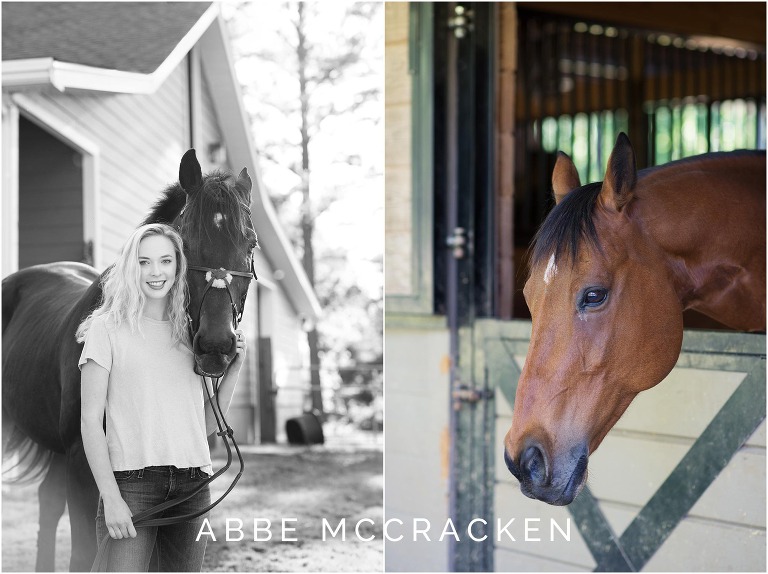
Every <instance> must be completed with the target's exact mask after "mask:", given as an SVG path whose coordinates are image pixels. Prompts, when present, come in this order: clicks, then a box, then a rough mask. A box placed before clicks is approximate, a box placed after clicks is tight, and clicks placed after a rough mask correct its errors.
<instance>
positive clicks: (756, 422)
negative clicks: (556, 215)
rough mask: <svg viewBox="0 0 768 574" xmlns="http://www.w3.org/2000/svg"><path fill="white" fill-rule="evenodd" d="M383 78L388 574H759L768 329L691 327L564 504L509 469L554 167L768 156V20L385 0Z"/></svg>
mask: <svg viewBox="0 0 768 574" xmlns="http://www.w3.org/2000/svg"><path fill="white" fill-rule="evenodd" d="M386 63H387V68H386V74H387V76H386V87H387V92H386V109H385V114H386V115H385V118H386V138H387V141H386V164H385V165H386V262H387V265H386V269H385V272H386V274H385V294H386V323H385V324H386V331H385V332H386V338H385V345H386V355H385V359H386V365H385V372H386V399H387V400H386V428H387V440H386V445H385V457H386V461H387V464H386V469H385V472H386V488H387V490H386V492H387V495H386V500H385V506H386V508H385V513H386V517H387V519H391V520H399V521H400V522H392V523H391V524H392V533H391V537H392V538H397V536H398V535H400V534H402V535H403V538H402V539H397V540H392V539H390V540H387V541H386V569H387V570H388V571H404V570H405V571H414V570H416V571H467V570H472V571H475V570H477V571H493V570H497V571H529V572H533V571H589V570H599V571H630V570H631V571H639V570H648V571H658V570H661V571H681V570H682V571H732V570H733V571H758V572H762V571H765V568H766V539H765V526H766V512H765V508H766V475H765V467H766V458H765V440H766V433H765V422H764V420H765V380H766V379H765V335H762V334H744V333H735V332H729V331H727V330H723V329H722V325H716V324H714V323H712V322H711V321H706V320H705V319H704V318H703V317H700V316H694V315H690V314H689V315H687V316H686V317H685V326H686V330H685V335H684V342H683V352H682V354H681V356H680V358H679V360H678V362H677V365H676V367H675V369H674V370H673V371H672V373H671V374H670V375H669V376H668V377H667V379H665V380H664V381H663V382H662V383H660V384H659V385H657V386H656V387H654V388H653V389H651V390H648V391H644V392H643V393H641V394H640V395H639V396H638V397H637V398H636V399H635V400H634V402H633V403H632V404H631V405H630V407H629V409H628V410H627V412H626V413H625V414H624V416H623V417H622V418H621V419H620V420H619V422H618V423H617V424H616V425H615V427H614V428H613V430H612V431H611V432H610V433H609V434H608V436H607V437H606V439H605V440H604V442H603V443H602V445H601V446H600V448H599V449H598V450H597V451H596V452H595V453H594V454H593V455H592V456H590V462H589V465H590V475H589V477H590V478H589V482H588V486H587V488H586V489H585V490H584V491H583V492H582V494H581V495H580V496H579V497H578V498H577V499H576V501H574V502H573V503H572V504H571V505H569V506H565V507H555V506H549V505H546V504H544V503H542V502H539V501H534V500H530V499H528V498H526V497H524V496H523V495H522V494H521V493H520V489H519V485H518V483H517V480H516V479H514V478H513V477H512V476H511V474H510V473H509V472H508V471H507V468H506V467H505V465H504V462H503V460H502V446H503V445H502V441H503V438H504V435H505V434H506V432H507V430H508V429H509V427H510V424H511V418H512V405H513V403H514V398H515V389H516V385H517V378H518V377H519V375H520V369H521V367H522V365H523V362H524V361H525V356H526V352H527V349H528V342H529V339H530V333H531V323H530V315H529V314H528V310H527V308H526V305H525V302H524V301H523V299H522V297H521V291H522V287H523V284H524V282H525V278H526V260H525V258H526V252H527V248H528V246H529V244H530V242H531V239H532V238H533V234H534V233H535V231H536V229H537V228H538V226H539V225H540V224H541V222H542V221H543V219H544V217H545V216H546V214H547V213H548V211H549V210H550V209H551V208H552V206H553V201H552V199H551V193H552V191H551V190H552V188H551V184H550V178H551V174H552V168H553V165H554V161H555V159H556V153H557V151H558V150H562V151H565V152H566V153H568V154H569V155H570V156H571V157H572V158H573V160H574V162H575V164H576V167H577V169H578V171H579V174H580V177H581V181H582V182H584V183H587V182H594V181H601V180H602V179H603V174H604V173H605V165H606V161H607V159H608V154H609V153H610V151H611V149H612V147H613V143H614V142H615V141H616V136H617V135H618V133H619V132H621V131H623V132H626V133H627V134H628V135H629V138H630V140H631V141H632V144H633V147H634V150H635V154H636V157H637V162H638V168H643V167H648V166H654V165H659V164H664V163H667V162H669V161H671V160H674V159H678V158H683V157H687V156H691V155H695V154H699V153H704V152H709V151H718V150H719V151H727V150H731V149H738V148H752V149H765V142H766V133H765V120H766V116H765V65H766V64H765V5H764V4H763V3H725V2H722V3H718V2H715V3H707V4H706V5H704V4H702V5H695V4H694V5H692V4H684V3H674V2H670V3H588V2H587V3H581V2H573V3H560V2H554V3H551V2H550V3H545V2H514V3H513V2H509V3H463V2H458V3H457V2H450V3H435V4H429V3H390V4H387V6H386ZM745 397H747V398H746V399H745ZM715 444H719V445H729V446H721V447H718V448H715V449H713V447H712V445H715ZM697 461H698V462H697ZM702 461H704V462H702ZM511 519H514V522H512V523H511V524H510V523H509V521H510V520H511ZM527 519H528V520H529V522H526V520H527ZM553 522H554V523H556V524H557V525H558V527H559V528H562V529H563V530H564V531H566V530H567V525H570V534H569V536H568V537H567V539H566V537H565V536H562V535H561V534H560V531H559V530H558V529H555V530H554V536H550V534H551V524H552V523H553ZM451 527H453V529H455V532H456V534H457V535H456V536H454V535H453V534H452V528H451ZM505 527H506V528H505ZM468 528H470V531H471V534H470V533H468V530H467V529H468ZM526 528H530V529H531V530H530V532H526ZM512 538H514V540H513V539H512Z"/></svg>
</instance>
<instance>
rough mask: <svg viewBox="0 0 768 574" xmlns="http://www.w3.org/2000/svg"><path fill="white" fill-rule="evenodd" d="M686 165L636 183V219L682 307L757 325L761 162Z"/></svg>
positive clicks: (760, 322)
mask: <svg viewBox="0 0 768 574" xmlns="http://www.w3.org/2000/svg"><path fill="white" fill-rule="evenodd" d="M717 161H719V162H720V163H719V165H716V164H715V163H713V162H706V161H704V160H701V162H699V163H697V162H691V163H690V164H686V165H679V166H677V168H676V169H672V168H666V169H665V168H661V169H658V170H649V171H648V172H647V174H642V172H641V177H640V179H639V180H638V185H637V189H636V195H637V197H638V199H639V201H637V203H636V214H637V220H638V221H639V222H640V225H641V227H642V229H643V232H644V234H646V235H648V236H649V237H651V238H652V240H653V241H654V242H655V243H656V244H657V245H658V246H659V247H660V248H661V250H662V253H663V257H664V258H665V261H666V265H667V267H668V269H669V271H670V274H671V276H672V278H673V281H674V284H675V287H676V290H677V292H678V295H679V297H680V301H681V304H682V307H683V309H695V310H697V311H700V312H701V313H703V314H705V315H708V316H709V317H711V318H713V319H715V320H717V321H719V322H721V323H723V324H725V325H727V326H729V327H732V328H735V329H739V330H745V331H764V330H765V159H764V156H763V158H762V161H760V160H759V158H757V157H755V156H745V157H727V158H717Z"/></svg>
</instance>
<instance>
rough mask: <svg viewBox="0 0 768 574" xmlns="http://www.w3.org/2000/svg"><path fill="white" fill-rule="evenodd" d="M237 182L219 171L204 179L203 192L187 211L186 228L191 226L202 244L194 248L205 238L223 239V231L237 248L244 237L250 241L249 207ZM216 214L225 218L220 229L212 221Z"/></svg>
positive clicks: (185, 209)
mask: <svg viewBox="0 0 768 574" xmlns="http://www.w3.org/2000/svg"><path fill="white" fill-rule="evenodd" d="M236 181H237V180H236V178H235V176H234V175H233V174H231V173H229V172H225V171H219V170H216V171H213V172H211V173H209V174H207V175H206V176H205V177H203V181H202V183H201V185H200V189H199V190H198V191H197V193H194V194H193V195H192V197H191V198H190V199H189V201H187V203H186V207H185V208H184V223H183V225H190V226H192V228H193V229H195V230H196V234H197V236H198V238H199V239H200V240H201V241H197V242H193V245H191V247H193V248H195V249H196V248H198V247H199V246H200V244H201V243H202V239H203V237H205V238H207V239H208V240H213V239H214V238H216V237H219V236H221V235H222V231H223V232H224V235H226V236H227V237H228V238H229V241H230V242H231V245H232V246H233V247H235V248H236V247H237V246H238V245H239V244H240V243H241V242H242V240H243V237H244V236H246V237H248V235H249V230H250V225H249V223H248V222H250V213H249V206H248V205H246V204H245V202H244V201H243V199H242V197H240V192H239V191H238V189H237V184H236ZM214 213H220V214H221V215H222V216H223V219H222V220H221V221H220V225H221V228H219V227H217V226H216V223H215V221H214V218H213V217H212V215H213V214H214ZM249 239H250V238H249Z"/></svg>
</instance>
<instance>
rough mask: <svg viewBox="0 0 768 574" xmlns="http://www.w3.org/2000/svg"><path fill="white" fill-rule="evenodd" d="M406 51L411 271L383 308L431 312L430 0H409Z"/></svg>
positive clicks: (394, 310) (408, 311)
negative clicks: (405, 289)
mask: <svg viewBox="0 0 768 574" xmlns="http://www.w3.org/2000/svg"><path fill="white" fill-rule="evenodd" d="M409 10H410V13H409V26H408V29H409V35H408V43H409V45H408V54H409V60H410V61H409V64H408V67H409V71H410V72H411V74H412V86H411V89H412V92H411V166H412V167H411V172H412V173H411V201H412V204H411V210H412V211H411V213H412V220H411V222H412V232H411V253H412V259H411V277H412V278H413V281H412V285H411V294H410V295H385V304H386V306H387V310H388V311H392V312H394V313H424V314H428V315H431V314H432V313H433V312H434V303H433V264H432V261H433V254H432V239H433V238H432V235H433V224H432V195H433V178H432V169H433V167H434V149H433V148H434V142H433V139H434V137H433V133H434V131H433V125H434V117H433V116H434V79H433V76H434V73H433V70H434V64H433V50H434V39H433V31H432V25H433V22H434V19H433V11H434V8H433V6H432V4H431V3H427V2H412V3H410V4H409Z"/></svg>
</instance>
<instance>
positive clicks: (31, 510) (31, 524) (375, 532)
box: [2, 435, 384, 572]
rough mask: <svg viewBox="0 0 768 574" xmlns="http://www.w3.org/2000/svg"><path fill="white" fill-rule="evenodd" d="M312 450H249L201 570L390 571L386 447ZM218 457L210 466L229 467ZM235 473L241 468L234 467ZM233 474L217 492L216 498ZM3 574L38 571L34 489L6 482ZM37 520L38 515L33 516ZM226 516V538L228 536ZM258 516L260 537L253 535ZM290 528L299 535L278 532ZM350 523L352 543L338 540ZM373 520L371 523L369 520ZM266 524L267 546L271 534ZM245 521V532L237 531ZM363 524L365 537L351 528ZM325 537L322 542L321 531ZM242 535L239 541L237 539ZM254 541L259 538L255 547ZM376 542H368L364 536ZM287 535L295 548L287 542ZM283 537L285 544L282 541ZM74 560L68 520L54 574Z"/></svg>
mask: <svg viewBox="0 0 768 574" xmlns="http://www.w3.org/2000/svg"><path fill="white" fill-rule="evenodd" d="M328 442H329V444H326V445H324V446H312V447H290V446H271V447H270V446H263V447H245V448H244V449H243V458H244V459H245V468H246V471H245V473H244V474H243V476H242V477H241V479H240V481H239V482H238V484H237V486H236V487H235V489H234V490H233V491H232V492H231V493H230V494H229V495H228V496H227V498H225V499H224V501H223V502H222V503H221V504H220V505H219V506H217V507H216V508H215V509H214V510H213V511H212V514H211V517H210V530H209V532H211V533H212V534H213V536H214V537H215V538H216V541H213V540H212V537H210V536H209V542H208V549H207V551H206V557H205V563H204V565H203V570H204V571H216V572H240V571H242V572H381V571H382V570H383V567H384V559H383V555H384V545H383V541H382V522H383V518H382V516H383V509H382V503H383V486H384V484H383V460H382V448H381V440H380V438H379V439H378V440H376V439H374V440H371V435H367V436H364V437H363V438H362V440H361V439H358V440H351V439H349V437H346V438H345V439H342V440H336V441H334V440H329V441H328ZM221 456H224V455H223V454H222V453H216V455H215V458H214V461H215V462H214V467H216V468H218V467H220V466H221V465H222V464H223V462H224V461H223V460H222V458H221ZM233 466H237V463H236V462H235V463H233ZM233 476H234V475H230V474H229V472H228V473H227V474H225V475H224V476H223V477H221V478H218V479H217V480H216V481H215V482H214V483H213V484H212V487H211V495H212V496H213V497H214V498H217V497H218V496H220V495H221V494H222V493H223V492H224V490H225V489H226V488H227V486H228V485H229V483H230V481H231V479H232V478H233ZM2 502H3V505H2V525H3V530H2V570H3V572H23V571H32V570H34V566H35V552H36V537H37V523H36V522H35V521H34V520H35V518H36V517H37V513H38V507H37V486H36V485H34V486H25V487H19V486H13V485H3V500H2ZM30 517H32V518H30ZM227 519H229V524H230V527H231V529H230V533H229V541H227V540H226V538H227V528H226V527H227ZM254 519H257V520H258V522H257V525H258V527H259V528H260V530H258V531H256V530H255V529H254ZM283 519H296V520H295V521H292V520H287V521H286V528H295V530H287V529H286V531H285V535H284V536H283V533H282V528H281V524H282V520H283ZM324 519H325V522H326V524H327V525H328V526H329V527H330V528H332V529H334V530H335V529H336V528H338V527H339V525H340V524H341V522H342V519H344V525H345V531H346V537H345V540H342V539H341V531H340V530H339V531H338V532H337V534H336V536H335V537H334V536H333V535H332V534H331V533H330V532H329V530H328V528H327V527H326V528H325V529H324V528H323V520H324ZM365 519H368V520H365ZM267 520H268V521H269V524H270V529H269V532H270V533H271V540H269V541H264V540H263V539H264V538H266V537H267V531H266V525H267V524H268V523H267ZM239 521H242V529H241V531H242V534H241V533H240V531H239V530H238V529H237V526H239ZM356 524H359V525H360V528H359V536H357V535H356V533H355V525H356ZM324 532H325V538H326V539H325V540H323V534H324ZM240 536H242V540H237V538H239V537H240ZM254 537H256V538H258V539H259V540H257V541H254ZM370 537H373V540H372V541H364V540H363V539H364V538H370ZM290 538H293V539H296V540H295V541H292V540H288V539H290ZM283 539H284V540H283ZM68 563H69V520H68V518H67V516H66V515H65V516H64V518H63V519H62V520H61V522H60V524H59V529H58V532H57V552H56V570H57V571H66V570H67V569H68Z"/></svg>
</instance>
